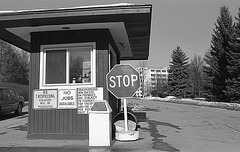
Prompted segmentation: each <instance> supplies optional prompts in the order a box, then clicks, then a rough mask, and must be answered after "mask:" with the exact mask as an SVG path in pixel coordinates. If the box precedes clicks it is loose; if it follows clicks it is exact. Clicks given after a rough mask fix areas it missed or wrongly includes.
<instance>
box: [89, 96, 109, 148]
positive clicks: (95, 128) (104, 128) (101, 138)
mask: <svg viewBox="0 0 240 152" xmlns="http://www.w3.org/2000/svg"><path fill="white" fill-rule="evenodd" d="M111 115H112V109H111V107H110V105H109V103H108V102H107V101H106V100H96V102H95V103H94V104H93V106H92V108H91V109H90V111H89V146H111V142H112V116H111Z"/></svg>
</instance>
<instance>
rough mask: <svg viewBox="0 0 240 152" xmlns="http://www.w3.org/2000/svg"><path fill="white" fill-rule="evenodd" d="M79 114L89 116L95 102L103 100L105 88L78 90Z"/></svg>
mask: <svg viewBox="0 0 240 152" xmlns="http://www.w3.org/2000/svg"><path fill="white" fill-rule="evenodd" d="M77 98H78V106H77V107H78V108H77V109H78V114H88V112H89V110H90V109H91V107H92V105H93V103H94V102H95V100H103V88H78V89H77Z"/></svg>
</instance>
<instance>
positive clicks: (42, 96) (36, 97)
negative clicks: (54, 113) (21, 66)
mask: <svg viewBox="0 0 240 152" xmlns="http://www.w3.org/2000/svg"><path fill="white" fill-rule="evenodd" d="M53 108H57V90H46V89H43V90H33V109H53Z"/></svg>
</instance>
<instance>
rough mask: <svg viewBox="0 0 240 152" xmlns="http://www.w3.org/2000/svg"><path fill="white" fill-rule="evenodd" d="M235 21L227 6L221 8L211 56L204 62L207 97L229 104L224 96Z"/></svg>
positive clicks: (212, 42)
mask: <svg viewBox="0 0 240 152" xmlns="http://www.w3.org/2000/svg"><path fill="white" fill-rule="evenodd" d="M233 27H234V26H233V20H232V16H231V15H230V12H229V10H228V8H227V7H226V6H223V7H221V8H220V16H219V17H218V18H217V22H216V23H215V29H214V30H213V32H214V33H213V35H212V41H211V49H210V54H209V55H206V56H205V58H204V60H205V62H206V66H205V67H204V72H205V76H206V79H205V82H206V83H205V84H206V86H205V89H206V96H207V97H208V98H210V99H211V100H214V101H218V102H219V101H223V102H227V101H228V99H227V97H226V95H225V94H224V90H226V86H227V84H226V80H227V79H228V77H229V73H228V69H227V54H228V52H229V51H230V49H231V48H230V45H229V42H230V41H231V37H232V34H233V32H234V28H233Z"/></svg>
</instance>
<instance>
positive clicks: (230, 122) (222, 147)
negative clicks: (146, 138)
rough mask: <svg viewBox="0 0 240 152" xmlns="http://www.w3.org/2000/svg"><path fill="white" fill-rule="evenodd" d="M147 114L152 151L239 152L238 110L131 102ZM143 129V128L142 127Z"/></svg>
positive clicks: (143, 101) (141, 101)
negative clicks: (140, 106)
mask: <svg viewBox="0 0 240 152" xmlns="http://www.w3.org/2000/svg"><path fill="white" fill-rule="evenodd" d="M131 102H133V103H138V104H141V105H143V106H144V107H145V111H147V117H148V120H147V123H148V127H149V128H148V129H147V128H146V130H147V131H149V132H150V136H151V138H152V141H153V147H152V148H153V149H159V150H163V151H182V152H215V151H216V152H239V151H240V111H229V110H225V109H219V108H210V107H203V106H193V105H184V104H176V103H166V102H158V101H146V100H131ZM142 129H144V128H142Z"/></svg>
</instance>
